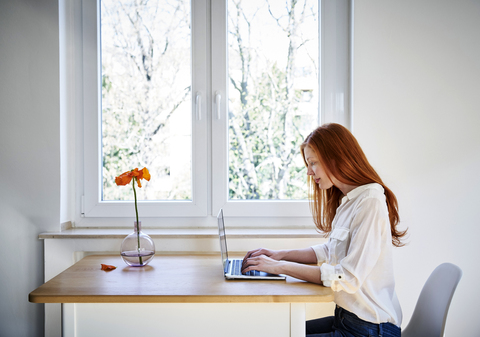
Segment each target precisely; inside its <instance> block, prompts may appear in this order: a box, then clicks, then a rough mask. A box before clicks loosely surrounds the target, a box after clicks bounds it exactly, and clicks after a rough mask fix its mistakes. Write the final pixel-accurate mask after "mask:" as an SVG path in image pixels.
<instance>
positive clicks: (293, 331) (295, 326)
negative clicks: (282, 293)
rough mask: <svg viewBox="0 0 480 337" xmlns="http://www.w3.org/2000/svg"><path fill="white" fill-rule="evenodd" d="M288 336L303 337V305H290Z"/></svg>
mask: <svg viewBox="0 0 480 337" xmlns="http://www.w3.org/2000/svg"><path fill="white" fill-rule="evenodd" d="M290 336H291V337H305V303H290Z"/></svg>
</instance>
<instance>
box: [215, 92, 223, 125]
mask: <svg viewBox="0 0 480 337" xmlns="http://www.w3.org/2000/svg"><path fill="white" fill-rule="evenodd" d="M221 102H222V95H220V91H215V104H216V105H217V119H220V103H221Z"/></svg>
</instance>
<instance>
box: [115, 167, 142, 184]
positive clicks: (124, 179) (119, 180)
mask: <svg viewBox="0 0 480 337" xmlns="http://www.w3.org/2000/svg"><path fill="white" fill-rule="evenodd" d="M133 177H135V180H136V181H137V184H138V187H142V184H141V183H140V179H145V180H147V181H150V172H148V169H147V168H146V167H144V168H143V169H142V170H140V171H139V170H138V168H135V169H133V170H131V171H127V172H124V173H122V174H121V175H119V176H118V177H115V183H116V184H117V185H118V186H124V185H127V184H130V182H131V181H132V179H133Z"/></svg>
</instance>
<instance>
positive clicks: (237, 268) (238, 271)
mask: <svg viewBox="0 0 480 337" xmlns="http://www.w3.org/2000/svg"><path fill="white" fill-rule="evenodd" d="M231 261H232V264H233V265H232V275H248V276H259V275H260V272H259V271H258V270H251V271H248V272H246V273H245V274H242V262H243V260H231Z"/></svg>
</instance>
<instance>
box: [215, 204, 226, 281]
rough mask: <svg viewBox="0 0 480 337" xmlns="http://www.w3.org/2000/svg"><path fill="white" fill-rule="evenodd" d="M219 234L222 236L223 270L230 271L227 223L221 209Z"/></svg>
mask: <svg viewBox="0 0 480 337" xmlns="http://www.w3.org/2000/svg"><path fill="white" fill-rule="evenodd" d="M217 221H218V234H219V236H220V251H221V253H222V262H223V270H224V271H225V273H226V272H227V271H228V264H227V260H228V253H227V238H226V237H225V223H224V221H223V209H220V212H218V215H217Z"/></svg>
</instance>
